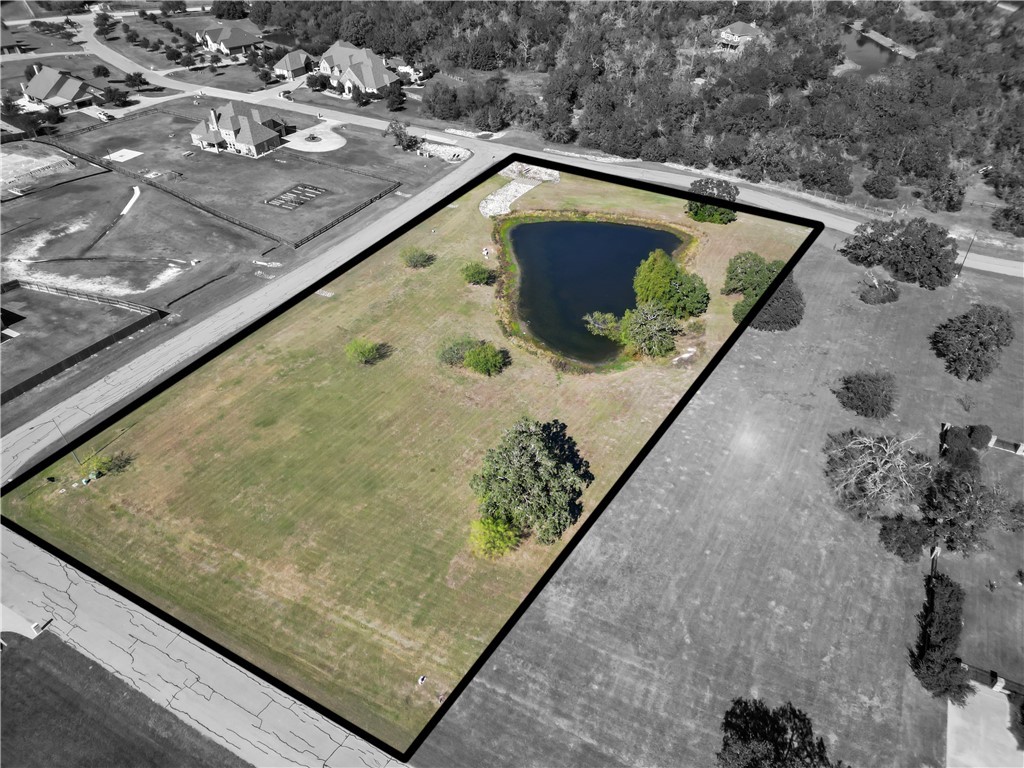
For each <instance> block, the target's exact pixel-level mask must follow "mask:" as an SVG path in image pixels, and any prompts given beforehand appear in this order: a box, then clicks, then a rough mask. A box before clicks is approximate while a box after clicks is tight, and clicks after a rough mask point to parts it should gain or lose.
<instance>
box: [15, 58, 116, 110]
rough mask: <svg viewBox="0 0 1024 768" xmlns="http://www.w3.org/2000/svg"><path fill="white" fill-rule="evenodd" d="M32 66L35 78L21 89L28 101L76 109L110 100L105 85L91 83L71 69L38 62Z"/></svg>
mask: <svg viewBox="0 0 1024 768" xmlns="http://www.w3.org/2000/svg"><path fill="white" fill-rule="evenodd" d="M32 66H33V69H34V70H35V74H34V75H32V79H31V80H29V81H28V83H22V84H21V90H22V91H23V92H24V94H25V96H26V97H27V98H28V100H29V101H32V102H34V103H36V104H43V105H45V106H47V107H56V108H57V109H59V110H60V111H61V112H73V111H74V110H76V109H81V108H82V107H91V106H93V105H95V104H104V103H106V101H107V99H106V97H105V96H104V95H103V89H101V88H98V87H97V86H95V85H90V84H89V83H87V82H85V81H84V80H80V79H79V78H77V77H75V76H74V75H72V74H70V73H69V72H63V71H61V70H59V69H54V68H53V67H47V66H43V65H39V64H33V65H32Z"/></svg>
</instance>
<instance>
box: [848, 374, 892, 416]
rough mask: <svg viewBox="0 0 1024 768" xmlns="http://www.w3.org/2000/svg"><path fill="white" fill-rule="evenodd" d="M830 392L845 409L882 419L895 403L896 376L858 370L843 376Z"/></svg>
mask: <svg viewBox="0 0 1024 768" xmlns="http://www.w3.org/2000/svg"><path fill="white" fill-rule="evenodd" d="M832 393H833V394H834V395H835V396H836V398H837V399H838V400H839V404H840V405H841V406H843V407H844V408H846V409H847V410H850V411H853V412H854V413H856V414H858V415H860V416H864V417H866V418H869V419H882V418H885V417H886V416H888V415H889V414H890V413H892V409H893V406H894V405H895V404H896V377H895V376H893V375H892V374H891V373H869V372H867V371H860V372H858V373H852V374H850V375H849V376H844V377H843V378H842V380H841V382H840V384H839V386H838V387H837V388H836V389H833V390H832Z"/></svg>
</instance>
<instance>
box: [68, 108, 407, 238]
mask: <svg viewBox="0 0 1024 768" xmlns="http://www.w3.org/2000/svg"><path fill="white" fill-rule="evenodd" d="M219 103H220V102H214V101H212V100H210V101H207V102H206V103H205V104H203V105H201V106H200V107H196V106H195V105H194V104H193V102H192V101H191V100H187V101H184V102H182V103H179V104H176V105H174V106H170V107H168V109H173V110H174V111H175V112H177V113H179V114H181V115H184V114H187V115H190V117H183V116H179V114H171V113H169V112H162V111H159V112H155V113H151V114H147V115H143V116H141V117H137V118H129V119H120V120H116V121H113V122H111V123H109V124H108V125H106V126H104V127H103V128H101V129H99V130H95V131H90V132H87V133H82V134H78V135H75V136H71V137H68V138H67V141H68V142H69V144H70V145H71V146H73V147H75V148H77V149H81V150H84V151H86V152H90V153H93V154H96V155H103V156H105V155H108V154H112V153H116V152H117V151H118V150H120V149H128V150H133V151H135V152H141V153H142V154H140V155H138V156H136V157H134V158H132V159H130V160H126V161H124V163H123V165H124V167H125V168H127V169H129V170H132V171H135V172H136V173H147V172H150V171H159V172H161V173H162V174H163V175H162V176H161V177H159V180H160V181H162V182H164V183H169V184H173V185H174V188H175V189H176V190H179V191H180V192H181V193H182V194H185V195H188V196H189V197H193V198H195V199H197V200H199V201H201V202H203V203H205V204H207V205H210V206H212V207H213V208H214V209H216V210H218V211H222V212H224V213H227V214H230V215H232V216H235V217H237V218H239V219H241V220H242V221H245V222H248V223H249V224H252V225H253V226H257V227H261V228H263V229H266V230H270V231H272V232H274V233H275V234H280V235H281V236H282V237H285V238H287V239H289V240H297V239H299V238H301V237H302V236H304V235H306V234H308V233H310V232H312V231H313V230H315V229H317V228H319V227H320V226H322V225H324V224H326V223H327V222H329V221H331V220H332V219H334V218H336V217H338V216H340V215H341V214H342V213H344V212H346V211H348V210H349V209H351V208H353V207H354V206H356V205H358V204H360V203H362V202H363V201H364V200H366V199H368V198H370V197H373V196H374V195H375V194H377V193H379V192H381V191H382V190H383V189H385V188H386V187H388V186H389V185H390V183H391V182H390V180H386V179H382V178H372V177H369V176H365V175H361V174H357V173H352V172H348V171H347V170H346V167H345V166H344V160H343V159H342V160H340V164H339V165H323V164H321V163H320V162H317V161H318V160H320V159H321V158H319V157H317V156H316V155H302V154H299V153H293V152H289V153H285V152H281V151H280V150H279V151H276V152H272V153H270V154H269V155H265V156H263V157H260V158H248V157H239V156H236V155H233V154H228V153H223V152H222V153H220V154H214V153H211V152H203V151H201V150H200V149H199V148H198V147H195V146H193V145H192V142H191V139H190V136H189V134H190V131H191V130H192V128H193V127H195V125H196V123H197V122H198V121H199V120H201V119H203V118H205V117H206V116H207V114H208V111H209V108H211V107H214V106H216V105H218V104H219ZM260 109H261V110H262V111H263V113H265V114H266V113H269V112H270V111H271V110H269V108H267V107H260ZM274 111H275V112H277V113H279V114H287V118H288V121H289V124H293V125H295V126H296V128H297V129H299V130H301V129H303V128H307V127H309V126H311V125H315V124H316V123H317V121H316V119H315V118H312V117H309V116H308V115H301V114H297V113H284V112H283V110H274ZM243 114H244V112H243ZM345 149H347V147H346V148H343V149H342V150H340V151H339V152H341V153H344V152H345ZM187 152H191V153H192V154H191V155H189V156H185V153H187ZM394 152H395V153H396V154H397V153H398V152H399V150H397V149H395V150H394ZM349 153H351V151H350V152H349ZM325 154H333V155H335V156H337V154H338V153H325ZM329 162H331V161H329ZM333 162H339V161H338V160H335V161H333ZM296 184H311V185H314V186H318V187H322V188H324V189H326V190H328V193H327V194H324V195H321V196H320V197H319V198H317V199H316V200H314V201H312V202H308V203H306V204H305V205H303V206H301V207H299V208H297V209H295V210H291V211H289V210H285V209H282V208H278V207H275V206H273V205H268V204H265V201H266V200H269V199H272V198H274V197H275V196H276V195H279V194H281V193H282V192H286V191H287V190H289V189H291V188H292V187H294V186H295V185H296Z"/></svg>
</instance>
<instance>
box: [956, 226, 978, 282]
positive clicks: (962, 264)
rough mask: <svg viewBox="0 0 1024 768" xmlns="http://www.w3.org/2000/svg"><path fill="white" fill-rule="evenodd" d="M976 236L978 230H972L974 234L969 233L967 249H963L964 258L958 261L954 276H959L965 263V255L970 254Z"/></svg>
mask: <svg viewBox="0 0 1024 768" xmlns="http://www.w3.org/2000/svg"><path fill="white" fill-rule="evenodd" d="M977 236H978V230H974V234H973V235H971V242H970V243H969V244H968V245H967V250H966V251H964V260H963V261H961V262H960V268H959V269H958V270H957V271H956V277H960V273H961V272H963V271H964V264H966V263H967V257H968V256H970V255H971V246H973V245H974V238H975V237H977Z"/></svg>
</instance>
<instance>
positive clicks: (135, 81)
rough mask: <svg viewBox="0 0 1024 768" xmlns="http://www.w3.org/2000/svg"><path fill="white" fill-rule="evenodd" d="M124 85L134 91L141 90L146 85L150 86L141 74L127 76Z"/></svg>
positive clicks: (134, 73)
mask: <svg viewBox="0 0 1024 768" xmlns="http://www.w3.org/2000/svg"><path fill="white" fill-rule="evenodd" d="M124 84H125V86H126V87H128V88H131V89H133V90H136V91H137V90H139V89H140V88H142V86H144V85H149V83H148V82H147V81H146V78H145V77H144V76H143V74H142V73H141V72H129V73H128V74H127V75H125V78H124Z"/></svg>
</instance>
